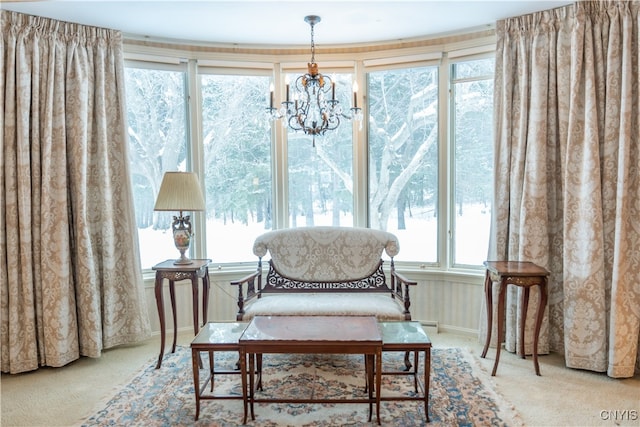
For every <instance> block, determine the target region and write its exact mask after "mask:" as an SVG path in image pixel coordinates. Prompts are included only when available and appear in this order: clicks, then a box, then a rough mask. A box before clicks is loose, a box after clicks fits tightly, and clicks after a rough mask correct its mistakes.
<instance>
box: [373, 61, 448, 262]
mask: <svg viewBox="0 0 640 427" xmlns="http://www.w3.org/2000/svg"><path fill="white" fill-rule="evenodd" d="M368 96H369V131H368V138H369V223H370V226H371V228H376V229H381V230H387V231H390V232H392V233H394V234H396V235H397V236H398V238H399V240H400V242H401V247H402V249H401V251H400V253H399V255H398V259H401V260H403V261H419V262H427V263H436V262H437V261H438V255H437V253H438V251H437V248H438V215H437V214H438V210H437V207H438V192H437V190H438V69H437V67H416V68H407V69H395V70H385V71H374V72H370V73H369V74H368Z"/></svg>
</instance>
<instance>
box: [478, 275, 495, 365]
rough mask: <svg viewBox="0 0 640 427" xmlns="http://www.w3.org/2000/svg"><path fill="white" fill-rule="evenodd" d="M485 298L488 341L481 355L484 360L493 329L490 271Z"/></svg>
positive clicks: (485, 279) (485, 285) (486, 276)
mask: <svg viewBox="0 0 640 427" xmlns="http://www.w3.org/2000/svg"><path fill="white" fill-rule="evenodd" d="M484 296H485V300H486V306H487V307H486V310H487V339H486V340H485V342H484V349H483V350H482V355H480V357H482V358H483V359H484V358H485V357H486V356H487V351H488V350H489V345H490V344H491V332H492V329H493V324H492V322H493V282H492V280H491V277H489V272H488V271H487V273H486V275H485V278H484Z"/></svg>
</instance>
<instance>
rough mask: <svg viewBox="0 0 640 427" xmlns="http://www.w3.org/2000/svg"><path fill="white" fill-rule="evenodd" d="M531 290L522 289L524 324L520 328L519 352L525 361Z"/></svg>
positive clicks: (521, 314)
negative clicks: (525, 336)
mask: <svg viewBox="0 0 640 427" xmlns="http://www.w3.org/2000/svg"><path fill="white" fill-rule="evenodd" d="M530 290H531V288H529V287H528V286H527V287H525V288H524V289H522V306H521V307H520V308H521V311H520V318H521V319H522V323H521V326H520V345H519V348H520V349H519V352H520V357H522V358H523V359H526V356H525V352H524V330H525V329H526V324H527V312H528V311H529V310H528V309H529V292H530Z"/></svg>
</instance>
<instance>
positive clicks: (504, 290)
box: [491, 280, 507, 377]
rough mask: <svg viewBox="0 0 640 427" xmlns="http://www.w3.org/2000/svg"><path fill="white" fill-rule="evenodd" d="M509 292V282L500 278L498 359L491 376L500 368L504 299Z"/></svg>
mask: <svg viewBox="0 0 640 427" xmlns="http://www.w3.org/2000/svg"><path fill="white" fill-rule="evenodd" d="M506 293H507V284H506V283H505V281H504V280H500V290H499V292H498V345H497V348H496V361H495V362H494V364H493V370H492V371H491V376H492V377H495V376H496V371H497V370H498V363H499V362H500V347H502V343H501V339H502V330H503V329H504V299H505V294H506Z"/></svg>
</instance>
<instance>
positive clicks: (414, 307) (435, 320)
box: [145, 266, 484, 335]
mask: <svg viewBox="0 0 640 427" xmlns="http://www.w3.org/2000/svg"><path fill="white" fill-rule="evenodd" d="M398 270H399V271H400V272H401V273H402V274H404V275H405V276H407V277H408V278H409V279H412V280H416V281H418V286H416V287H415V288H412V289H411V314H412V316H413V319H414V320H418V321H420V322H422V323H423V324H424V325H426V326H429V327H430V329H433V330H436V329H435V328H436V327H437V330H438V331H444V332H455V333H460V334H468V335H475V334H477V332H478V328H479V322H480V321H481V320H482V319H480V316H481V307H482V299H483V295H484V292H483V277H484V276H483V275H482V274H483V273H482V272H477V273H470V274H456V273H441V272H427V271H417V272H416V271H413V272H410V271H406V270H402V269H398ZM249 272H250V270H243V271H225V270H224V269H222V268H220V269H218V268H217V267H215V266H213V267H210V268H209V277H210V282H211V289H210V293H209V316H208V317H209V320H210V321H233V320H235V314H236V311H237V309H238V307H237V305H236V294H235V292H236V288H235V287H232V286H231V285H230V284H229V282H230V281H231V280H235V279H238V278H240V277H243V276H245V275H246V274H248V273H249ZM198 289H199V292H201V290H202V287H201V286H199V287H198ZM163 292H164V309H165V318H166V319H167V331H172V330H173V323H172V317H171V309H170V308H171V303H170V299H169V286H168V284H167V282H166V281H165V283H164V286H163ZM145 295H146V301H147V308H148V312H149V321H150V324H151V330H152V333H153V334H159V333H160V322H159V320H158V312H157V309H156V300H155V293H154V276H153V274H152V273H149V274H147V275H145ZM199 301H202V295H201V293H200V294H199ZM176 306H177V315H178V329H179V330H181V331H183V330H184V331H188V330H192V329H193V322H192V316H193V314H192V313H193V312H192V307H191V282H190V281H181V282H177V283H176ZM199 310H201V307H200V308H199ZM199 317H200V319H202V313H200V316H199Z"/></svg>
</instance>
